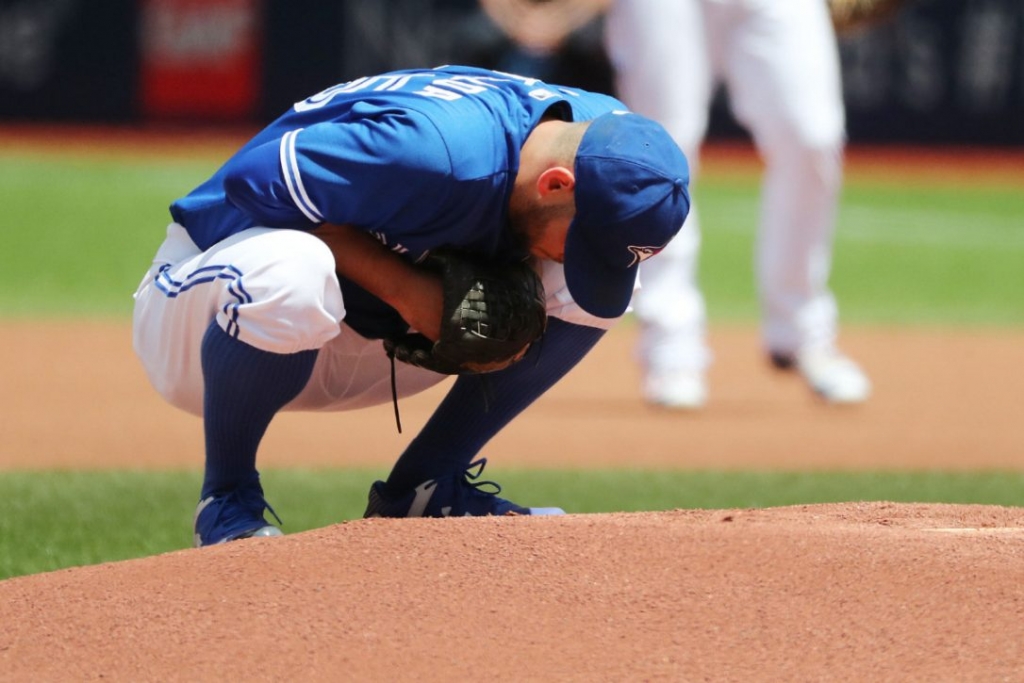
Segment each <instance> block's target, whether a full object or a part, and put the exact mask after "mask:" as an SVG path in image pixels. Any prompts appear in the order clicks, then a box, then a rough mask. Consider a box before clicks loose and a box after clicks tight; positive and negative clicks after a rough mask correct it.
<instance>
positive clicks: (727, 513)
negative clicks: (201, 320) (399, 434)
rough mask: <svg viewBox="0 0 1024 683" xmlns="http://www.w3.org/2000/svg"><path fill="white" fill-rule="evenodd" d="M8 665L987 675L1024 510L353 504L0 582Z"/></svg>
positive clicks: (1009, 597) (1001, 672) (314, 674)
mask: <svg viewBox="0 0 1024 683" xmlns="http://www.w3.org/2000/svg"><path fill="white" fill-rule="evenodd" d="M0 605H3V619H2V621H0V680H4V681H9V680H12V681H38V680H46V681H81V680H96V679H100V678H102V679H105V680H121V681H150V680H151V681H156V680H159V681H224V680H245V681H267V680H273V681H339V680H365V681H370V680H373V681H453V680H459V681H462V680H491V679H505V680H543V681H566V680H581V681H624V680H652V679H660V680H678V681H697V680H700V681H703V680H711V681H783V680H786V681H795V680H817V681H822V680H835V681H864V680H872V681H887V680H899V681H998V680H1020V679H1019V677H1020V675H1021V672H1022V670H1024V668H1022V667H1024V654H1022V648H1024V645H1022V643H1024V510H1021V509H1011V508H1001V507H991V506H944V505H896V504H889V503H870V504H866V503H865V504H853V505H818V506H803V507H787V508H775V509H767V510H712V511H706V510H704V511H674V512H660V513H631V514H600V515H569V516H566V517H558V518H530V517H520V518H500V519H499V518H466V519H447V520H379V519H378V520H359V521H352V522H347V523H344V524H340V525H336V526H333V527H329V528H326V529H321V530H316V531H310V532H306V533H302V534H296V535H293V536H286V537H284V538H281V539H257V540H249V541H242V542H238V543H233V544H228V545H225V546H219V547H213V548H204V549H202V550H185V551H179V552H174V553H169V554H166V555H162V556H158V557H151V558H145V559H139V560H131V561H126V562H120V563H114V564H106V565H98V566H92V567H82V568H75V569H68V570H62V571H58V572H52V573H49V574H38V575H34V576H26V577H21V578H15V579H10V580H7V581H4V582H0Z"/></svg>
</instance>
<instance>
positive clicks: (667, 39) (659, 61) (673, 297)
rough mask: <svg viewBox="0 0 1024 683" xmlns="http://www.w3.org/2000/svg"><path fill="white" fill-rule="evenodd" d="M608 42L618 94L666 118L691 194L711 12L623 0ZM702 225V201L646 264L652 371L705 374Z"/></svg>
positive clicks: (610, 18)
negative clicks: (700, 278)
mask: <svg viewBox="0 0 1024 683" xmlns="http://www.w3.org/2000/svg"><path fill="white" fill-rule="evenodd" d="M605 27H606V44H607V48H608V55H609V58H610V60H611V62H612V64H613V66H614V68H615V74H616V85H617V91H618V94H619V96H620V97H621V98H622V100H623V101H624V102H625V103H626V104H627V105H628V106H629V107H630V109H632V110H633V111H635V112H637V113H639V114H643V115H644V116H648V117H650V118H652V119H654V120H656V121H658V122H660V123H661V124H662V125H663V126H665V129H666V130H667V131H668V132H669V134H670V135H671V136H672V137H673V139H675V141H676V143H677V144H679V146H680V147H681V148H682V150H683V152H684V153H685V154H686V156H687V160H688V161H689V163H690V177H691V196H692V194H693V189H694V185H695V183H694V179H695V178H696V175H697V170H698V163H699V160H698V153H699V149H700V144H701V141H702V140H703V137H704V134H705V132H706V130H707V117H708V106H709V104H710V99H711V92H712V90H711V89H712V85H713V82H712V68H711V65H710V63H709V59H708V54H707V49H706V43H705V40H706V39H707V38H708V36H707V35H706V30H707V27H706V16H705V12H704V11H703V9H702V7H701V3H700V2H699V1H698V0H674V1H673V2H663V1H662V0H617V1H616V2H615V3H613V5H612V6H611V8H610V9H609V11H608V15H607V17H606V23H605ZM699 250H700V225H699V221H698V217H697V209H696V204H695V203H694V205H692V206H691V209H690V215H689V217H688V218H687V220H686V223H685V224H684V225H683V227H682V229H681V230H680V232H679V234H678V235H677V236H676V237H675V238H674V239H673V240H672V242H670V243H669V245H668V247H667V248H666V249H665V250H663V251H662V252H661V253H660V254H658V255H657V256H655V257H653V258H651V259H649V260H647V261H645V262H644V263H643V265H641V267H640V276H639V279H640V283H641V289H640V290H639V291H638V292H637V294H636V296H635V298H634V300H633V306H634V311H635V313H636V316H637V318H638V319H639V320H640V321H641V323H642V331H641V336H640V344H639V348H638V349H637V352H638V355H639V357H640V361H641V363H642V364H643V365H645V366H646V367H647V368H648V369H649V370H651V371H653V372H664V371H673V370H693V371H697V372H700V371H703V370H704V368H705V367H706V366H707V365H708V363H709V362H710V352H709V351H708V348H707V344H706V340H705V332H706V312H705V304H704V298H703V296H702V295H701V292H700V290H699V289H698V287H697V269H698V268H697V266H698V256H699Z"/></svg>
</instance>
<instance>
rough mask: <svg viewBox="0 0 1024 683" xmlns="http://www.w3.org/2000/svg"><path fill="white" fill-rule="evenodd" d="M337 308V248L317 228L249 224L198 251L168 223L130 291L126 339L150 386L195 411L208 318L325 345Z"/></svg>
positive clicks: (265, 335) (246, 332)
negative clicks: (316, 232)
mask: <svg viewBox="0 0 1024 683" xmlns="http://www.w3.org/2000/svg"><path fill="white" fill-rule="evenodd" d="M344 315H345V307H344V303H343V301H342V297H341V290H340V288H339V286H338V280H337V277H336V276H335V274H334V257H333V256H332V255H331V252H330V250H329V249H328V248H327V246H326V245H325V244H324V243H323V242H322V241H320V240H319V239H317V238H316V237H314V236H312V235H309V234H307V233H304V232H301V231H297V230H274V229H269V228H251V229H249V230H245V231H243V232H241V233H238V234H237V235H233V236H232V237H230V238H228V239H225V240H223V241H222V242H219V243H218V244H216V245H214V246H213V247H211V248H210V249H208V250H207V251H205V252H203V251H200V250H199V248H198V247H197V246H196V245H195V244H194V243H193V242H192V240H191V239H190V238H189V236H188V233H187V232H185V230H184V228H182V227H181V226H179V225H177V224H172V225H170V226H169V227H168V229H167V239H166V240H165V241H164V243H163V245H161V247H160V249H159V251H158V252H157V255H156V258H155V259H154V262H153V265H152V266H151V267H150V269H149V272H147V274H146V276H145V277H144V278H143V280H142V283H141V284H140V285H139V288H138V290H137V291H136V293H135V311H134V318H133V345H134V348H135V352H136V354H137V355H138V356H139V359H140V360H141V361H142V365H143V367H144V368H145V370H146V374H147V375H148V377H149V379H150V381H151V382H152V384H153V386H154V387H155V388H156V390H157V391H158V392H159V393H160V394H161V395H162V396H163V397H164V398H165V399H166V400H167V401H168V402H170V403H171V404H172V405H174V406H177V407H178V408H181V409H183V410H185V411H188V412H190V413H193V414H196V415H202V412H203V375H202V363H201V358H200V351H201V346H202V340H203V335H204V334H205V332H206V329H207V328H208V327H209V325H210V321H212V320H214V319H216V321H217V324H218V325H219V326H220V327H221V329H223V330H224V331H225V332H227V333H228V334H230V335H232V336H234V337H236V338H237V339H239V340H240V341H243V342H245V343H246V344H249V345H251V346H254V347H256V348H258V349H261V350H263V351H270V352H272V353H282V354H286V353H297V352H299V351H306V350H310V349H318V348H320V347H322V346H323V345H324V344H326V343H327V342H328V341H329V340H331V339H333V338H334V337H336V336H337V335H338V333H339V329H340V327H339V326H340V322H341V320H342V318H343V317H344Z"/></svg>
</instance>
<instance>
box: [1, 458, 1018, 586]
mask: <svg viewBox="0 0 1024 683" xmlns="http://www.w3.org/2000/svg"><path fill="white" fill-rule="evenodd" d="M383 474H384V473H383V472H380V471H371V470H366V469H358V470H352V469H348V470H343V469H326V470H311V469H288V470H268V471H265V472H264V473H263V482H264V485H265V487H266V489H267V493H268V497H269V498H270V500H271V501H272V504H273V505H274V506H275V509H276V510H277V512H278V513H279V514H280V516H281V518H282V519H283V521H284V527H283V528H284V530H285V531H286V532H288V533H296V532H300V531H305V530H308V529H313V528H320V527H324V526H328V525H330V524H336V523H338V522H343V521H346V520H352V519H357V518H359V517H361V516H362V513H363V508H364V506H365V504H366V492H367V490H368V488H369V484H370V482H372V481H373V480H374V479H377V478H380V477H381V476H383ZM500 478H501V483H502V485H503V486H504V491H505V494H506V495H508V496H509V497H510V498H512V499H514V500H516V501H517V502H519V503H522V504H525V505H551V504H558V505H561V506H562V507H563V508H564V509H565V510H566V511H567V512H570V513H594V512H632V511H645V510H649V511H655V510H672V509H693V508H704V509H730V508H756V507H774V506H779V505H791V504H811V503H826V502H845V501H892V502H933V503H983V504H999V505H1012V506H1020V505H1024V473H1019V472H1014V473H1010V472H970V473H959V472H958V473H949V472H899V473H895V472H884V473H882V472H842V473H840V472H828V473H810V472H685V471H634V470H586V471H544V472H540V471H522V470H503V471H502V472H501V477H500ZM199 484H200V475H199V473H198V472H193V471H176V472H135V471H103V472H93V471H88V472H8V473H5V474H3V475H0V579H5V578H10V577H13V576H20V575H25V574H34V573H39V572H44V571H53V570H57V569H62V568H66V567H71V566H79V565H87V564H97V563H101V562H111V561H116V560H124V559H131V558H136V557H145V556H150V555H155V554H159V553H164V552H170V551H174V550H179V549H182V548H186V547H189V545H190V543H191V536H190V534H191V514H192V508H191V502H192V501H195V500H196V497H197V495H198V490H199Z"/></svg>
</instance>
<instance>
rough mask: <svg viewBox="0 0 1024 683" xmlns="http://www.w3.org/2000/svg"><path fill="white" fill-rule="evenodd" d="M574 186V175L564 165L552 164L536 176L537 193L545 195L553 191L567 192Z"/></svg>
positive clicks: (570, 191)
mask: <svg viewBox="0 0 1024 683" xmlns="http://www.w3.org/2000/svg"><path fill="white" fill-rule="evenodd" d="M575 187H576V176H575V175H573V172H572V171H571V170H569V169H568V168H565V167H564V166H552V167H551V168H549V169H547V170H546V171H544V172H542V173H541V174H540V175H539V176H537V193H538V194H539V195H540V196H541V197H547V196H548V195H549V194H551V193H552V192H554V193H569V194H571V193H572V191H573V188H575Z"/></svg>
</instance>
